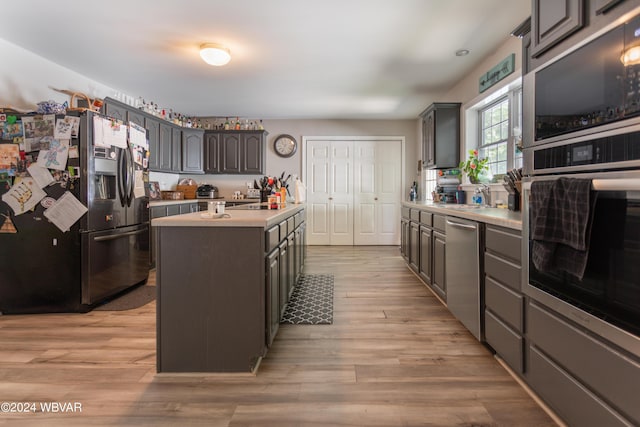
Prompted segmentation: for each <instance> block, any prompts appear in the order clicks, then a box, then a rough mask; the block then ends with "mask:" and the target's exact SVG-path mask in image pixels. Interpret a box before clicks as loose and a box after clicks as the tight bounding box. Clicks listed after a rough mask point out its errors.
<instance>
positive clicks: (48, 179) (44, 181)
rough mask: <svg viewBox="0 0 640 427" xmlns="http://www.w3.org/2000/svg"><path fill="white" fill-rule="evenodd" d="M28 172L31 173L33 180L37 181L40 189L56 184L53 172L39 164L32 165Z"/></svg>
mask: <svg viewBox="0 0 640 427" xmlns="http://www.w3.org/2000/svg"><path fill="white" fill-rule="evenodd" d="M27 172H29V175H31V178H33V179H34V180H35V182H36V184H38V187H40V188H44V187H46V186H47V185H49V184H52V183H54V182H55V179H54V178H53V175H51V172H49V169H47V168H43V167H42V166H40V165H39V164H38V163H32V164H31V165H29V167H28V168H27Z"/></svg>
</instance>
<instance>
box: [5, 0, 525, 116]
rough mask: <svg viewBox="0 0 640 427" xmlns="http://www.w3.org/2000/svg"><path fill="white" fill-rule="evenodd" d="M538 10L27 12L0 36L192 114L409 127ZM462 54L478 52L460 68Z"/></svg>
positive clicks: (10, 19) (362, 7) (485, 3)
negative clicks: (207, 54)
mask: <svg viewBox="0 0 640 427" xmlns="http://www.w3.org/2000/svg"><path fill="white" fill-rule="evenodd" d="M5 9H6V8H5ZM530 10H531V0H507V1H505V0H226V1H221V0H179V1H178V0H109V1H105V2H99V1H91V0H83V1H77V0H56V1H51V0H21V1H20V2H18V3H15V4H13V6H12V7H11V8H10V9H8V11H9V13H7V14H4V15H3V16H4V18H3V20H2V25H0V38H3V39H5V40H7V41H9V42H11V43H13V44H16V45H18V46H22V47H24V48H25V49H27V50H29V51H32V52H34V53H36V54H38V55H40V56H42V57H45V58H47V59H49V60H51V61H54V62H56V63H58V64H60V65H63V66H65V67H67V68H70V69H72V70H74V71H77V72H79V73H81V74H83V75H85V76H87V77H90V78H91V79H93V80H96V81H98V82H100V83H103V84H105V85H107V86H109V87H113V88H115V89H117V90H118V91H121V92H123V93H125V94H127V95H131V96H134V97H136V98H137V97H138V96H142V97H143V98H145V99H147V100H152V101H155V102H157V103H158V104H159V105H160V106H162V107H167V108H169V107H170V108H173V109H174V110H175V111H180V112H182V113H185V114H188V115H196V116H240V117H255V118H258V117H259V118H265V119H266V118H369V119H374V118H415V117H417V115H418V114H419V113H420V112H421V111H422V110H423V109H424V108H425V107H426V106H427V105H428V104H429V103H431V102H433V101H446V100H442V99H438V96H439V95H440V94H442V93H444V92H446V91H447V90H448V89H450V88H451V87H452V86H453V85H454V84H455V83H456V82H457V81H459V80H460V79H461V78H463V77H464V76H465V75H467V74H468V73H470V72H473V73H474V74H478V75H479V73H480V72H482V71H486V70H475V69H474V67H475V66H477V65H478V64H479V63H480V62H481V61H482V59H483V57H485V56H486V55H487V54H490V53H491V52H492V51H493V50H494V49H495V48H496V47H498V46H500V45H501V44H502V43H504V41H505V39H506V38H507V37H508V36H509V33H510V32H511V30H513V29H514V28H515V27H517V26H518V24H520V23H521V22H522V21H523V20H524V19H526V18H527V17H528V16H529V15H530ZM205 42H215V43H222V44H225V45H227V46H228V47H229V49H230V50H231V55H232V59H231V62H230V63H229V64H228V65H227V66H225V67H212V66H209V65H206V64H205V63H204V62H203V61H202V60H201V59H200V57H199V55H198V46H199V45H200V44H201V43H205ZM462 48H464V49H469V50H470V51H471V53H470V54H469V55H468V56H466V57H456V56H455V51H456V50H458V49H462ZM3 66H6V65H5V64H3Z"/></svg>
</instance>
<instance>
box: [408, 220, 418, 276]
mask: <svg viewBox="0 0 640 427" xmlns="http://www.w3.org/2000/svg"><path fill="white" fill-rule="evenodd" d="M409 242H410V248H409V267H411V269H412V270H413V271H415V272H416V273H417V272H418V271H419V270H420V224H418V223H417V222H413V221H411V222H410V223H409Z"/></svg>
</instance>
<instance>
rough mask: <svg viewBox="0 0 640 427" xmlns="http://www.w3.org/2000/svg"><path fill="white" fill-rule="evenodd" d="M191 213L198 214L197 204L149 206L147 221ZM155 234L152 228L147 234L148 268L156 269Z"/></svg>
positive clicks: (155, 231)
mask: <svg viewBox="0 0 640 427" xmlns="http://www.w3.org/2000/svg"><path fill="white" fill-rule="evenodd" d="M192 212H198V202H185V203H179V204H173V205H164V206H151V207H150V208H149V220H152V219H154V218H162V217H165V216H172V215H181V214H185V213H192ZM156 233H157V230H156V229H155V228H153V227H152V228H151V232H150V233H149V240H150V245H151V250H150V251H149V254H150V255H149V257H150V260H149V264H150V268H155V267H156V253H155V250H156V249H155V248H156Z"/></svg>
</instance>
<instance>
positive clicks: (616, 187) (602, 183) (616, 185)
mask: <svg viewBox="0 0 640 427" xmlns="http://www.w3.org/2000/svg"><path fill="white" fill-rule="evenodd" d="M536 181H537V179H536ZM531 183H532V181H526V182H523V183H522V188H523V189H524V190H531ZM591 189H593V190H595V191H640V178H611V179H594V180H592V181H591Z"/></svg>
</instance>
